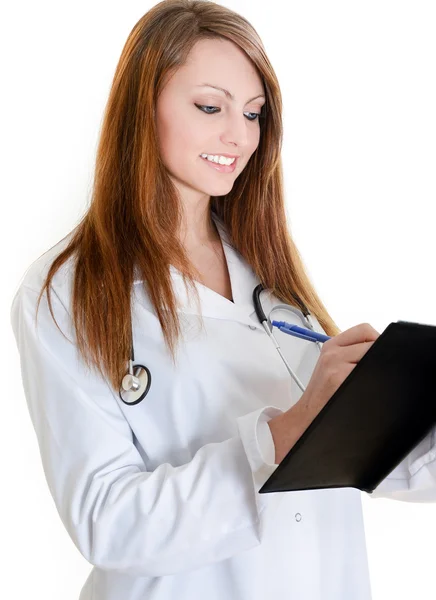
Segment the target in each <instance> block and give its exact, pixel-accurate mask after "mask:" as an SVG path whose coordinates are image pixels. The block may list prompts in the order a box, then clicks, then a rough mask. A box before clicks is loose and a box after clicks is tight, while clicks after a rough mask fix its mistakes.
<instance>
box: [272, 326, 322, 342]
mask: <svg viewBox="0 0 436 600" xmlns="http://www.w3.org/2000/svg"><path fill="white" fill-rule="evenodd" d="M271 325H273V326H274V327H277V328H278V329H280V331H283V332H284V333H288V334H289V335H292V336H294V337H298V338H301V339H302V340H308V341H309V342H326V341H327V340H329V339H330V337H329V336H328V335H324V334H323V333H318V332H316V331H312V330H311V329H305V328H304V327H298V325H291V324H290V323H286V321H271Z"/></svg>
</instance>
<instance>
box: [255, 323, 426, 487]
mask: <svg viewBox="0 0 436 600" xmlns="http://www.w3.org/2000/svg"><path fill="white" fill-rule="evenodd" d="M435 424H436V326H434V325H424V324H420V323H411V322H408V321H398V322H395V323H390V324H389V325H388V326H387V327H386V329H385V330H384V331H383V332H382V333H381V334H380V336H379V337H378V338H377V340H376V341H375V342H374V344H373V345H372V346H371V348H370V349H369V350H368V351H367V352H366V354H365V355H364V356H363V358H362V359H361V360H360V361H359V362H358V363H357V365H356V366H355V367H354V369H353V371H352V372H351V373H350V375H349V376H348V377H347V378H346V379H345V381H344V382H343V383H342V384H341V385H340V387H339V388H338V389H337V390H336V392H335V393H334V394H333V396H332V397H331V398H330V400H329V401H328V402H327V404H326V405H325V406H324V408H323V409H322V410H321V411H320V412H319V413H318V415H317V416H316V417H315V419H314V420H313V421H312V423H311V424H310V425H309V427H308V428H307V429H306V430H305V432H304V433H303V434H302V435H301V437H300V438H299V439H298V440H297V442H296V443H295V444H294V446H293V447H292V448H291V450H290V451H289V452H288V454H287V455H286V456H285V458H284V459H283V460H282V462H281V463H280V464H279V466H278V467H277V468H276V469H275V471H274V472H273V474H272V475H271V476H270V477H269V478H268V479H267V481H266V482H265V483H264V484H263V486H262V487H261V488H260V490H259V493H260V494H265V493H270V492H290V491H301V490H316V489H323V488H339V487H352V488H357V489H359V490H361V491H364V492H368V493H371V492H373V491H374V489H375V488H376V487H377V486H378V485H379V484H380V483H381V481H383V479H385V478H386V477H387V476H388V475H389V473H391V471H393V470H394V469H395V467H396V466H397V465H398V464H399V463H400V462H401V461H402V460H403V459H404V458H405V457H406V456H407V455H408V454H409V452H411V451H412V450H413V449H414V448H415V447H416V446H417V445H418V444H419V442H420V441H421V440H422V439H423V438H424V437H425V436H426V435H427V434H428V433H429V432H430V430H431V429H432V427H433V426H434V425H435Z"/></svg>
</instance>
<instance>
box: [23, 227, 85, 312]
mask: <svg viewBox="0 0 436 600" xmlns="http://www.w3.org/2000/svg"><path fill="white" fill-rule="evenodd" d="M71 235H72V233H71V232H70V233H69V234H67V235H66V236H65V237H64V238H62V239H61V240H60V241H58V242H57V243H56V244H55V245H54V246H52V247H51V248H49V249H48V250H46V251H45V252H44V253H43V254H41V256H39V257H38V258H37V259H35V260H34V261H33V262H32V263H31V264H30V265H29V266H28V267H27V269H26V270H25V272H24V273H23V274H22V276H21V279H20V280H19V281H18V282H17V284H16V291H15V294H14V298H13V301H14V300H15V298H16V297H17V295H18V294H29V295H34V296H36V294H38V295H39V293H40V292H41V289H42V287H43V285H44V283H45V280H46V277H47V274H48V271H49V269H50V267H51V265H52V263H53V261H54V260H55V258H56V257H57V256H59V254H60V253H61V252H62V251H63V250H64V249H65V248H66V247H67V245H68V242H69V241H70V239H71ZM73 275H74V256H70V257H69V258H68V259H67V260H66V261H65V262H64V263H63V265H62V266H61V267H60V268H59V269H58V270H57V271H56V273H55V275H54V276H53V279H52V282H51V286H50V288H51V291H54V293H55V294H56V295H57V296H58V297H59V300H61V302H62V303H63V304H64V306H67V305H69V303H70V298H71V290H72V281H73Z"/></svg>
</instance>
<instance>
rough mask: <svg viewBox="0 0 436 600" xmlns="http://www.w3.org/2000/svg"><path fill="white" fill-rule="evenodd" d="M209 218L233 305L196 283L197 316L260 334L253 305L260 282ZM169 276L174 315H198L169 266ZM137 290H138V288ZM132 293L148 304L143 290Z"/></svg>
mask: <svg viewBox="0 0 436 600" xmlns="http://www.w3.org/2000/svg"><path fill="white" fill-rule="evenodd" d="M212 218H213V220H214V222H215V224H216V226H217V230H218V233H219V236H220V238H221V242H222V246H223V250H224V255H225V258H226V261H227V267H228V270H229V276H230V282H231V286H232V294H233V300H234V302H231V301H230V300H228V299H227V298H224V296H221V294H218V293H217V292H215V291H213V290H211V289H210V288H208V287H206V286H205V285H203V284H202V283H200V282H198V281H196V282H195V284H196V287H197V290H198V293H199V298H200V303H201V314H202V315H203V316H204V317H210V318H213V319H226V320H230V321H238V322H240V323H243V324H246V325H251V326H255V327H256V328H258V329H261V330H262V331H263V327H262V325H261V324H260V323H259V320H258V319H257V317H256V313H255V311H254V305H253V290H254V288H255V287H256V286H257V285H258V284H259V283H260V281H259V279H258V278H257V277H256V275H255V274H254V271H253V269H252V268H251V267H250V265H249V264H248V263H247V262H246V261H245V260H244V259H243V257H242V256H241V254H240V253H239V252H238V251H237V250H236V249H235V248H233V246H232V244H231V240H230V237H229V234H228V232H227V229H226V227H225V226H224V224H223V223H222V221H221V220H220V219H219V218H218V217H217V216H216V215H215V214H214V213H212ZM170 274H171V279H172V284H173V289H174V293H175V295H176V299H177V303H178V309H177V310H178V312H181V313H185V314H193V315H199V314H200V313H199V311H198V310H197V307H196V303H195V298H194V297H193V296H192V294H191V293H188V292H189V289H187V288H186V287H185V284H184V281H183V277H182V274H181V273H180V271H179V270H178V269H176V268H175V267H174V266H173V265H170ZM138 283H142V279H141V278H140V277H137V278H135V280H134V284H138ZM138 287H139V288H140V289H138ZM135 293H136V294H137V295H138V296H139V298H138V300H139V302H140V303H141V304H148V305H150V302H149V300H148V298H147V299H146V298H145V294H144V290H143V288H141V286H135Z"/></svg>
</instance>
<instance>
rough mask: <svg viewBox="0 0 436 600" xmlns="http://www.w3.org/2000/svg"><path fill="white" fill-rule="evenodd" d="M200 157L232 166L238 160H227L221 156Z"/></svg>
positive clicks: (207, 155)
mask: <svg viewBox="0 0 436 600" xmlns="http://www.w3.org/2000/svg"><path fill="white" fill-rule="evenodd" d="M200 156H202V157H203V158H207V160H210V161H211V162H214V163H218V164H220V165H232V164H233V163H234V162H235V160H236V158H227V157H226V156H220V155H219V154H200Z"/></svg>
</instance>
